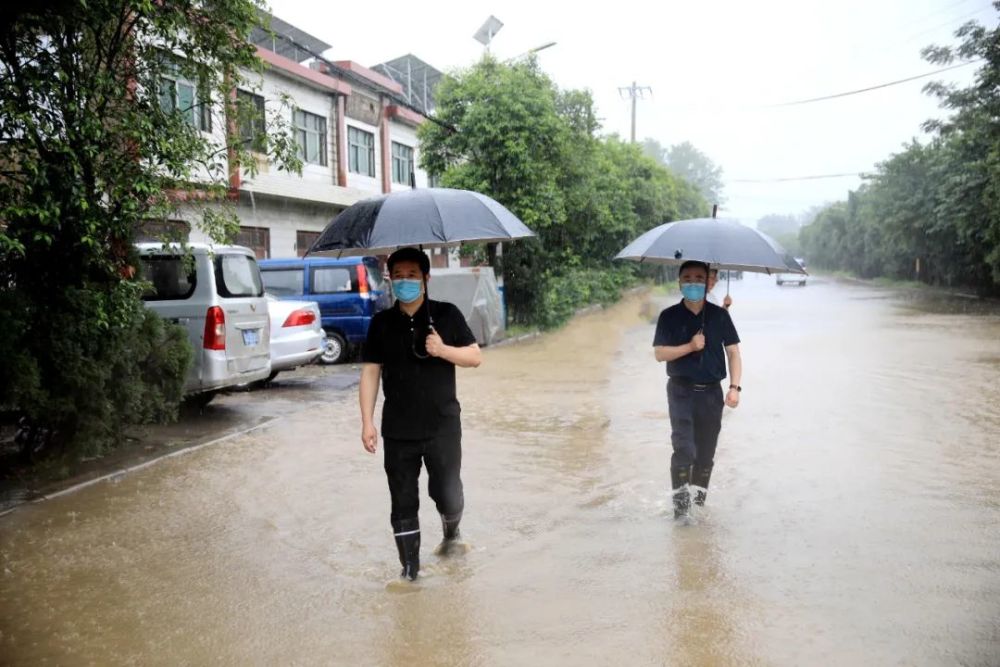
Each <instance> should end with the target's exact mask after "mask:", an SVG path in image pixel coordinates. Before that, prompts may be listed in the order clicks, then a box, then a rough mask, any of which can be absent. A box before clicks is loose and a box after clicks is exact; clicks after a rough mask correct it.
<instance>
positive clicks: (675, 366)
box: [653, 299, 740, 384]
mask: <svg viewBox="0 0 1000 667" xmlns="http://www.w3.org/2000/svg"><path fill="white" fill-rule="evenodd" d="M704 308H705V310H704V313H705V320H704V327H705V331H704V333H705V349H704V350H702V351H701V352H700V353H697V352H695V353H692V354H687V355H684V356H683V357H681V358H680V359H675V360H674V361H668V362H667V375H669V376H670V377H672V378H680V379H683V380H688V381H689V382H695V383H698V384H710V383H713V382H721V381H722V380H724V379H726V352H725V347H726V346H728V345H736V344H737V343H739V342H740V337H739V335H738V334H737V333H736V327H735V326H734V325H733V319H732V318H731V317H729V311H727V310H726V309H725V308H720V307H719V306H716V305H715V304H714V303H708V302H706V303H705V306H704ZM701 328H702V314H701V313H698V314H697V315H695V314H694V313H692V312H691V311H690V310H688V309H687V307H686V306H685V305H684V300H683V299H682V300H681V302H680V303H678V304H676V305H673V306H670V307H669V308H665V309H664V310H663V312H661V313H660V319H659V320H657V322H656V335H655V336H653V346H654V347H656V346H660V345H669V346H671V347H673V346H675V345H684V344H685V343H688V342H690V341H691V338H692V337H693V336H694V335H695V334H696V333H698V331H699V330H700V329H701Z"/></svg>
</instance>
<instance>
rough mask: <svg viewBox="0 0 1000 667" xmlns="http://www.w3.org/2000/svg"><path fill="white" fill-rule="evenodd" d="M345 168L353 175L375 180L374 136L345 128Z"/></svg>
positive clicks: (356, 129) (352, 128) (353, 128)
mask: <svg viewBox="0 0 1000 667" xmlns="http://www.w3.org/2000/svg"><path fill="white" fill-rule="evenodd" d="M347 168H348V169H349V170H350V171H352V172H354V173H355V174H364V175H365V176H371V177H372V178H375V135H374V134H372V133H371V132H365V131H364V130H359V129H358V128H356V127H348V128H347Z"/></svg>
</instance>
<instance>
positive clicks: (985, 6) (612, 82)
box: [271, 0, 997, 223]
mask: <svg viewBox="0 0 1000 667" xmlns="http://www.w3.org/2000/svg"><path fill="white" fill-rule="evenodd" d="M271 3H272V4H271V9H272V11H273V12H274V14H275V15H276V16H278V17H280V18H281V19H283V20H285V21H287V22H289V23H291V24H293V25H295V26H298V27H300V28H302V29H304V30H305V31H306V32H309V33H311V34H313V35H315V36H317V37H319V38H320V39H322V40H324V41H326V42H327V43H329V44H332V45H333V48H332V49H330V50H329V51H328V52H327V53H326V54H325V55H326V56H327V57H330V58H332V59H336V60H354V61H357V62H359V63H361V64H363V65H367V66H371V65H374V64H376V63H379V62H384V61H386V60H391V59H392V58H395V57H398V56H400V55H403V54H406V53H413V54H414V55H416V56H418V57H420V58H422V59H423V60H425V61H427V62H429V63H430V64H431V65H433V66H435V67H437V68H438V69H440V70H443V71H449V70H453V69H455V68H461V67H466V66H469V65H471V64H472V63H474V62H475V60H476V59H477V58H479V57H480V55H481V54H482V51H483V47H482V45H480V44H479V43H478V42H476V41H475V40H474V39H473V38H472V35H473V33H475V31H476V30H477V29H478V28H479V26H480V25H482V23H483V22H484V21H485V19H486V18H487V17H488V16H489V15H490V14H493V15H495V16H496V17H497V18H499V19H500V20H501V21H503V22H504V27H503V28H502V29H501V30H500V32H499V33H498V34H497V35H496V37H495V39H494V42H493V46H492V51H493V53H494V54H495V55H496V56H498V57H500V58H508V57H515V56H518V55H520V54H522V53H524V52H525V51H528V50H529V49H532V48H534V47H537V46H540V45H542V44H546V43H548V42H553V41H554V42H556V43H557V44H556V45H555V46H553V47H551V48H549V49H546V50H544V51H542V52H540V53H539V54H538V58H539V62H540V64H541V66H542V67H543V69H544V70H545V71H546V72H547V73H548V74H549V75H550V76H551V77H552V78H553V80H554V81H555V82H556V83H557V84H558V85H559V86H560V87H563V88H587V89H589V90H590V91H591V92H592V93H593V95H594V99H595V100H596V102H597V107H598V112H599V114H600V116H601V118H602V119H603V126H604V130H603V131H604V132H606V133H612V132H616V133H619V134H620V135H622V136H623V137H628V135H629V125H630V114H629V103H628V102H627V101H626V100H624V99H622V98H621V96H620V94H619V90H618V89H619V87H621V86H627V85H629V84H630V83H631V82H632V81H633V80H634V81H636V82H637V83H638V84H639V85H642V86H649V87H651V88H652V96H651V97H650V98H648V99H646V100H643V101H641V102H640V103H639V105H640V106H639V111H638V122H637V125H638V129H637V136H638V138H639V139H640V140H641V139H642V138H644V137H652V138H654V139H657V140H658V141H660V142H661V143H662V144H664V145H669V144H674V143H679V142H682V141H690V142H691V143H693V144H694V145H695V146H697V147H698V148H699V149H700V150H702V151H703V152H705V153H706V154H708V155H709V157H711V158H712V160H714V161H715V162H716V163H717V164H719V165H720V166H722V168H723V170H724V172H723V174H724V177H725V197H726V201H725V203H724V206H723V208H724V214H725V215H727V216H731V217H736V218H739V219H741V220H743V221H744V222H747V223H753V222H755V221H756V220H757V219H758V218H759V217H761V216H762V215H765V214H767V213H799V212H801V211H803V210H805V209H807V208H809V207H810V206H812V205H815V204H822V203H824V202H827V201H833V200H837V199H842V198H844V197H845V196H846V193H847V190H849V189H853V188H856V187H857V186H858V185H859V184H860V182H861V181H860V179H859V178H857V177H848V178H836V179H825V180H812V181H793V182H784V183H773V182H772V183H740V182H737V181H739V180H767V179H777V178H793V177H801V176H813V175H823V174H839V173H845V172H864V171H867V170H871V169H872V168H873V166H874V165H875V164H876V163H877V162H879V161H880V160H883V159H885V158H886V157H888V156H889V155H890V154H891V153H892V152H894V151H897V150H898V149H899V147H900V146H901V145H902V144H903V143H904V142H906V141H909V140H910V139H911V138H913V137H919V136H922V135H921V131H920V123H921V122H922V121H924V120H926V119H927V118H929V117H937V116H940V115H941V112H940V110H939V109H938V108H937V105H936V103H935V101H934V100H932V99H931V98H928V97H927V96H926V95H924V94H923V93H922V92H921V88H922V86H923V85H924V83H926V82H927V81H930V80H932V79H924V80H920V81H914V82H910V83H905V84H902V85H898V86H893V87H889V88H886V89H883V90H878V91H874V92H869V93H865V94H861V95H855V96H851V97H846V98H843V99H838V100H832V101H826V102H817V103H814V104H806V105H798V106H790V107H784V108H764V107H766V105H769V104H777V103H781V102H787V101H794V100H800V99H807V98H812V97H818V96H823V95H829V94H835V93H840V92H844V91H848V90H853V89H858V88H866V87H869V86H874V85H878V84H881V83H885V82H889V81H894V80H897V79H903V78H906V77H910V76H915V75H918V74H923V73H925V72H930V71H932V70H934V69H937V67H936V66H933V65H930V64H928V63H926V62H924V61H923V60H922V59H921V58H920V49H921V47H923V46H925V45H927V44H931V43H937V44H952V43H954V41H955V40H954V38H953V36H952V35H953V32H954V30H955V28H957V27H958V26H960V25H961V24H963V23H964V22H965V21H967V20H970V19H976V20H978V21H980V22H981V23H986V24H987V25H989V26H991V27H992V26H995V25H996V22H997V17H996V12H995V11H994V10H993V9H992V7H991V5H990V3H989V1H988V0H838V1H836V2H830V1H829V0H823V1H820V0H758V1H757V2H746V0H740V1H736V0H733V1H730V0H720V1H715V2H711V1H706V2H697V3H696V2H677V1H671V0H667V1H666V2H660V3H655V4H653V3H645V2H638V1H636V0H618V1H617V2H611V3H593V4H592V5H591V7H592V9H582V7H584V6H585V4H584V3H553V2H542V1H540V0H532V1H527V0H495V1H491V2H485V1H483V0H461V1H458V2H434V1H425V2H398V1H396V0H384V1H383V2H380V3H377V4H375V5H373V4H371V3H364V2H353V3H347V2H345V3H340V2H337V3H332V2H327V1H321V0H271ZM974 71H975V66H974V65H973V66H969V67H967V68H963V69H960V70H956V71H954V72H948V73H946V74H942V75H939V76H938V77H935V78H936V79H938V80H942V81H956V82H967V81H969V80H970V79H971V74H972V72H974Z"/></svg>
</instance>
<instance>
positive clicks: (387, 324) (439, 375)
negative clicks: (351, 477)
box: [360, 248, 481, 581]
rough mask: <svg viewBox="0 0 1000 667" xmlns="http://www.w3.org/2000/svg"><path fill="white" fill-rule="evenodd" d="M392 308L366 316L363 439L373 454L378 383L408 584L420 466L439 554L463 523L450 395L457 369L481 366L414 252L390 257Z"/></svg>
mask: <svg viewBox="0 0 1000 667" xmlns="http://www.w3.org/2000/svg"><path fill="white" fill-rule="evenodd" d="M388 269H389V276H390V278H391V279H392V290H393V294H394V295H395V296H396V303H395V304H394V306H393V307H392V308H390V309H388V310H384V311H382V312H380V313H378V314H377V315H375V317H373V318H372V321H371V325H370V327H369V329H368V339H367V341H366V342H365V347H364V352H363V355H362V361H363V362H364V366H363V367H362V370H361V388H360V397H361V441H362V443H363V444H364V447H365V449H366V450H367V451H369V452H371V453H372V454H374V453H375V451H376V448H377V445H378V430H377V429H376V428H375V424H374V415H375V401H376V399H377V397H378V388H379V383H380V382H381V383H382V387H383V393H384V395H385V405H384V406H383V409H382V438H383V440H384V443H385V444H384V448H385V474H386V477H387V478H388V482H389V494H390V496H391V498H392V514H391V521H392V529H393V534H394V536H395V539H396V548H397V549H398V550H399V562H400V564H401V565H402V566H403V571H402V572H401V576H403V577H405V578H407V579H410V580H411V581H412V580H414V579H416V578H417V572H418V571H419V570H420V522H419V520H418V518H417V511H418V510H419V508H420V491H419V486H418V480H419V477H420V467H421V462H422V463H423V464H425V465H426V466H427V475H428V479H429V483H428V486H429V491H430V495H431V498H432V499H433V500H434V502H435V504H436V505H437V509H438V512H439V513H440V514H441V524H442V527H443V530H444V542H443V544H442V551H443V552H447V550H448V547H450V546H451V545H453V544H454V543H455V541H456V540H457V539H458V537H459V532H458V524H459V521H460V520H461V518H462V510H463V507H464V497H463V494H462V479H461V476H460V472H461V467H462V423H461V419H460V416H459V415H460V412H461V407H460V406H459V403H458V399H457V397H456V395H455V366H462V367H475V366H479V363H480V361H481V354H480V351H479V346H478V345H477V344H476V337H475V336H474V335H473V334H472V331H471V330H470V329H469V325H468V324H467V323H466V321H465V318H464V317H463V316H462V313H461V311H459V309H458V308H456V307H455V306H454V305H452V304H450V303H445V302H442V301H431V300H430V299H427V298H426V291H427V281H428V280H429V278H430V275H429V274H430V261H429V260H428V258H427V255H425V254H424V253H423V252H422V251H420V250H417V249H416V248H401V249H400V250H397V251H396V252H394V253H393V254H392V255H390V257H389V261H388Z"/></svg>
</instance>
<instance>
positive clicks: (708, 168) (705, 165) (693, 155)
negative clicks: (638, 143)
mask: <svg viewBox="0 0 1000 667" xmlns="http://www.w3.org/2000/svg"><path fill="white" fill-rule="evenodd" d="M665 161H666V165H667V166H668V167H670V169H671V170H672V171H673V172H674V173H675V174H677V175H678V176H680V177H681V178H683V179H685V180H686V181H689V182H690V183H693V184H694V186H695V187H697V188H698V191H699V192H701V194H702V196H703V197H704V198H705V199H706V200H707V201H708V202H709V203H711V204H721V203H723V201H724V197H723V194H722V191H723V183H722V167H720V166H718V165H716V164H715V163H714V162H712V160H711V158H709V157H708V156H707V155H705V154H704V153H702V152H701V151H700V150H698V149H697V148H695V147H694V146H693V145H692V144H691V143H690V142H688V141H685V142H682V143H679V144H675V145H673V146H671V147H670V148H668V149H667V151H666V154H665Z"/></svg>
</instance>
